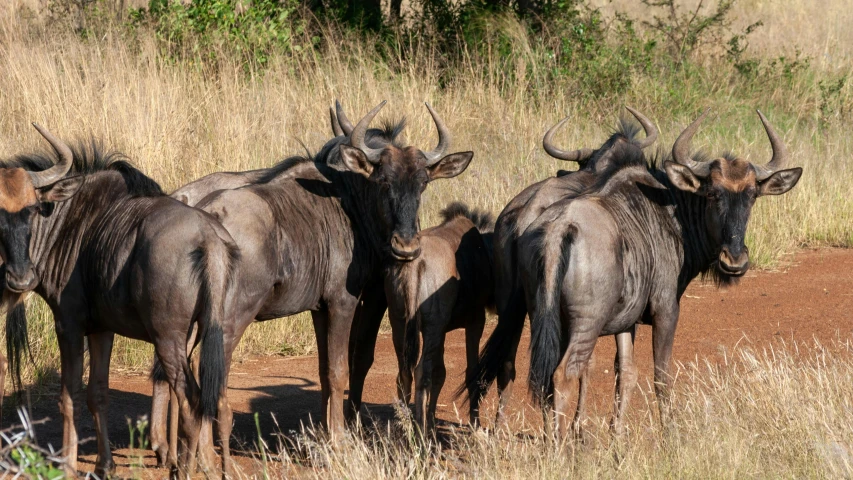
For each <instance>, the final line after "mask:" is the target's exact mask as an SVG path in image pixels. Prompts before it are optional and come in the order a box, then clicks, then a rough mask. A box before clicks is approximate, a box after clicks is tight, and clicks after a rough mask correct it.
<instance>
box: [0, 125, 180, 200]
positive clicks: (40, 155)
mask: <svg viewBox="0 0 853 480" xmlns="http://www.w3.org/2000/svg"><path fill="white" fill-rule="evenodd" d="M69 146H70V148H71V152H72V154H73V156H74V161H73V164H72V166H71V170H70V171H69V172H68V174H67V175H66V176H75V175H90V174H93V173H97V172H104V171H115V172H118V173H119V174H121V176H122V178H123V179H124V182H125V184H126V186H127V191H128V194H130V195H131V196H134V197H157V196H161V195H165V193H164V192H163V189H162V188H161V187H160V185H159V184H158V183H157V182H155V181H154V180H153V179H151V178H150V177H148V176H147V175H145V174H144V173H142V172H141V171H139V170H138V169H137V168H136V167H134V166H133V165H132V164H131V163H130V162H129V161H128V158H127V156H126V155H124V154H123V153H121V152H118V151H107V150H106V149H105V148H104V146H103V145H102V144H101V142H100V141H99V140H97V139H95V138H90V139H89V140H88V141H87V140H78V141H77V142H75V143H74V144H73V145H69ZM57 161H59V157H58V156H57V154H56V152H54V151H52V150H51V151H46V150H43V151H41V152H34V153H28V154H21V155H16V156H14V157H12V158H10V159H7V160H3V161H0V168H13V167H20V168H23V169H24V170H29V171H33V172H40V171H42V170H47V169H48V168H50V167H52V166H53V165H54V164H55V163H56V162H57Z"/></svg>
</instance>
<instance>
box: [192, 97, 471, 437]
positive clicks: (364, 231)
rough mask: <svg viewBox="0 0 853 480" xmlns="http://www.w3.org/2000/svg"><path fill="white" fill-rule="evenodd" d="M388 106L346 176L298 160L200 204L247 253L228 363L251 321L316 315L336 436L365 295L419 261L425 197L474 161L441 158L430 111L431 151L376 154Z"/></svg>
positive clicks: (349, 161)
mask: <svg viewBox="0 0 853 480" xmlns="http://www.w3.org/2000/svg"><path fill="white" fill-rule="evenodd" d="M384 104H385V102H383V103H382V104H380V105H379V106H377V107H376V108H374V109H373V110H372V111H371V112H370V113H368V114H367V115H366V116H365V117H364V118H362V119H361V120H360V121H359V123H358V124H357V125H356V126H355V127H354V129H353V131H352V134H351V135H350V138H349V143H350V145H347V144H342V145H340V146H339V148H340V154H341V161H342V166H341V167H332V166H330V165H327V164H326V163H323V162H314V161H312V160H311V159H309V158H303V159H298V158H297V159H292V160H290V161H288V162H285V163H284V164H283V165H282V167H281V168H279V169H274V170H273V171H270V172H269V174H268V175H267V176H265V177H264V178H262V179H260V180H259V181H258V182H255V183H252V184H250V185H247V186H245V187H242V188H238V189H234V190H219V191H217V192H214V193H213V194H211V195H209V196H207V197H206V198H205V199H204V200H203V201H202V202H201V203H199V204H198V205H197V207H198V208H200V209H202V210H204V211H206V212H209V213H211V214H212V215H213V216H214V217H216V218H217V219H219V220H220V221H221V223H222V225H223V226H224V227H225V228H226V229H227V230H228V231H230V232H231V234H232V235H233V237H234V240H235V241H236V243H237V245H238V246H239V247H240V251H241V262H240V265H239V269H238V271H237V272H236V274H235V282H236V284H237V285H238V289H239V291H240V296H239V304H238V306H237V308H235V311H236V312H238V313H239V317H238V319H237V322H236V323H237V325H238V327H237V329H236V330H237V331H236V332H235V335H234V336H232V337H226V359H228V358H230V357H229V356H230V352H231V350H232V349H233V348H234V347H235V346H236V344H237V341H238V340H239V338H240V336H241V335H242V333H243V331H244V330H245V328H247V327H248V326H249V324H251V323H252V321H253V320H254V319H256V318H257V319H273V318H280V317H285V316H289V315H293V314H296V313H299V312H303V311H306V310H310V311H311V313H312V317H313V320H314V327H315V332H316V334H317V344H318V345H317V346H318V356H319V361H320V379H321V395H322V406H323V419H324V420H325V421H326V423H327V424H328V427H329V429H330V430H331V431H332V432H333V433H340V432H341V431H342V430H343V428H344V392H345V390H346V388H347V386H348V385H347V383H348V380H349V378H348V376H349V358H348V353H349V352H348V350H349V334H350V328H351V323H352V321H353V315H354V312H355V310H356V306H357V304H358V302H359V300H360V297H362V292H363V291H365V287H366V286H368V285H369V284H370V283H371V282H374V283H375V284H376V285H374V287H375V288H376V289H378V290H379V291H381V285H382V284H381V281H382V277H381V273H382V272H381V267H382V260H383V259H384V258H385V257H386V256H388V255H390V256H393V257H396V258H405V259H411V258H416V257H417V256H418V254H419V253H420V246H419V238H418V218H417V215H418V208H419V206H420V196H421V193H422V192H423V190H424V189H425V188H426V186H427V184H428V183H429V182H431V181H433V180H436V179H440V178H450V177H454V176H456V175H458V174H460V173H462V171H464V170H465V168H467V166H468V164H469V163H470V161H471V159H472V157H473V153H471V152H463V153H455V154H450V155H445V153H446V150H447V148H448V143H449V138H447V135H446V129H445V127H444V124H443V122H442V121H441V119H440V118H439V117H438V114H436V113H435V112H434V111H433V110H432V109H431V107H429V106H428V108H429V110H430V113H431V114H432V116H433V119H434V121H435V123H436V126H437V127H438V130H439V133H440V138H439V145H438V147H437V148H436V149H435V150H432V151H427V152H424V151H421V150H419V149H417V148H414V147H403V146H399V145H396V144H394V143H389V144H388V145H386V146H384V147H383V148H373V147H370V146H369V145H367V144H366V143H365V136H366V132H367V127H368V125H369V124H370V122H371V120H372V119H373V118H374V117H375V116H376V114H377V113H378V112H379V109H380V108H381V107H382V106H383V105H384ZM382 297H383V300H384V295H382ZM384 309H385V306H384V304H383V305H382V311H381V312H380V317H381V314H382V313H383V312H384ZM229 414H230V411H229V410H225V409H223V408H220V424H222V423H226V422H230V419H229V417H227V416H228V415H229Z"/></svg>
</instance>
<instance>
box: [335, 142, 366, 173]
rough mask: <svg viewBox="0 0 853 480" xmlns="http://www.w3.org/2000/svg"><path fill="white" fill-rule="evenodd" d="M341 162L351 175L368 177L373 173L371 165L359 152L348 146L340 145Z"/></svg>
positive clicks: (362, 153)
mask: <svg viewBox="0 0 853 480" xmlns="http://www.w3.org/2000/svg"><path fill="white" fill-rule="evenodd" d="M341 160H343V162H344V165H346V166H347V168H348V169H350V171H351V172H353V173H359V174H361V175H364V176H365V177H369V176H370V174H371V173H373V164H372V163H370V161H369V160H368V159H367V155H365V154H364V152H362V151H361V150H359V149H357V148H355V147H351V146H349V145H341Z"/></svg>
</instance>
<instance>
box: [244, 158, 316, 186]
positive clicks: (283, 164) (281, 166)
mask: <svg viewBox="0 0 853 480" xmlns="http://www.w3.org/2000/svg"><path fill="white" fill-rule="evenodd" d="M314 158H315V157H306V156H304V155H294V156H292V157H287V158H285V159H284V160H282V161H280V162H278V163H276V164H275V165H273V166H272V167H270V168H268V169H267V171H266V172H264V174H263V175H261V177H260V178H259V179H258V181H257V182H255V183H257V184H261V183H269V182H271V181H272V180H273V179H275V178H276V177H278V176H279V175H281V174H282V173H284V172H286V171H288V170H290V169H291V168H293V167H295V166H296V165H300V164H302V163H308V162H313V161H314Z"/></svg>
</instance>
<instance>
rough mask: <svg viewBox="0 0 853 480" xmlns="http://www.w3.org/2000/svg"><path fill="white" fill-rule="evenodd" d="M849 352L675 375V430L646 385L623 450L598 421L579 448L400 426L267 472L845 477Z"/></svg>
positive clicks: (808, 353) (849, 470)
mask: <svg viewBox="0 0 853 480" xmlns="http://www.w3.org/2000/svg"><path fill="white" fill-rule="evenodd" d="M851 348H853V346H851V344H850V343H849V341H848V342H836V343H834V344H833V345H831V346H829V347H826V346H821V345H818V344H812V345H809V346H806V345H793V346H792V345H787V346H786V345H784V344H781V343H780V344H778V345H776V346H774V347H771V348H768V349H765V350H762V351H753V350H748V349H740V350H737V351H735V353H734V356H733V357H731V358H729V359H728V361H726V362H723V363H722V364H719V365H711V364H707V363H698V364H695V363H694V364H687V365H679V369H680V372H681V373H680V376H679V377H678V379H677V381H676V383H675V389H674V397H673V401H674V406H675V408H674V412H675V417H674V418H673V422H672V424H671V426H670V427H669V428H662V427H661V426H660V423H659V422H658V419H657V416H656V414H655V413H653V412H654V411H655V410H656V405H655V404H654V401H653V398H654V397H653V394H652V393H651V387H649V386H647V387H646V388H643V389H642V390H644V393H643V395H640V396H639V398H637V397H635V399H634V402H633V406H634V414H633V418H632V420H631V431H630V434H629V436H628V437H627V439H626V440H627V441H621V440H615V439H614V438H613V437H611V435H610V434H609V431H608V428H607V426H606V424H605V423H604V420H603V419H602V420H601V422H600V423H599V424H594V425H591V426H590V428H589V430H588V432H587V433H588V435H587V437H586V442H585V443H584V444H578V443H575V442H569V443H566V444H563V445H559V444H557V443H556V442H554V441H553V440H551V439H550V438H549V437H548V436H547V435H546V434H544V433H543V432H542V429H541V422H536V421H533V422H531V421H522V422H521V424H522V427H521V429H520V431H519V430H517V429H516V430H515V431H513V432H508V431H499V432H488V431H478V432H474V433H472V432H471V431H470V430H469V429H468V428H466V427H458V428H455V429H451V431H450V432H449V433H448V434H447V435H446V438H444V439H443V441H442V442H441V444H440V445H436V444H435V443H432V442H429V443H428V444H425V442H423V441H422V440H423V439H422V438H421V437H420V436H419V435H418V434H417V433H416V432H415V431H413V430H412V429H411V427H410V426H409V425H408V424H407V423H406V422H405V421H403V422H402V423H401V424H397V425H394V426H391V427H388V428H387V429H384V430H383V429H382V428H380V430H379V431H373V432H369V433H365V432H360V433H357V434H355V435H354V436H353V437H352V438H349V439H347V440H346V441H344V442H343V444H342V445H339V446H337V447H336V448H332V446H331V445H330V444H329V443H328V442H326V441H324V440H318V439H317V438H316V436H314V435H311V434H307V435H305V434H304V435H302V436H297V437H295V438H293V437H291V439H290V440H289V441H288V444H287V445H286V447H285V448H282V447H283V446H280V449H279V452H284V453H279V454H278V455H272V456H270V457H268V459H267V460H268V462H267V470H268V473H269V475H270V476H271V477H273V478H359V479H365V480H367V479H374V478H375V479H382V478H427V479H440V478H519V479H521V478H541V479H551V478H553V479H562V478H590V479H592V478H626V479H634V478H636V479H640V478H684V479H687V478H697V479H698V478H702V479H706V478H732V479H734V478H850V477H851V475H853V416H851V415H850V411H851V408H853V387H851V385H853V350H851ZM643 398H645V399H646V403H645V404H643ZM383 428H384V427H383ZM260 468H261V466H260V462H259V464H258V469H259V471H260Z"/></svg>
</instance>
